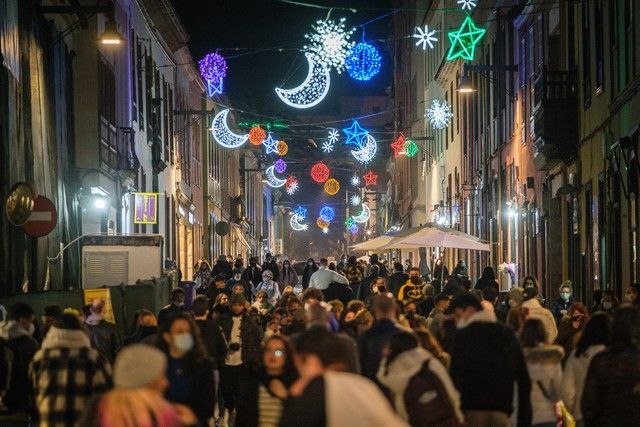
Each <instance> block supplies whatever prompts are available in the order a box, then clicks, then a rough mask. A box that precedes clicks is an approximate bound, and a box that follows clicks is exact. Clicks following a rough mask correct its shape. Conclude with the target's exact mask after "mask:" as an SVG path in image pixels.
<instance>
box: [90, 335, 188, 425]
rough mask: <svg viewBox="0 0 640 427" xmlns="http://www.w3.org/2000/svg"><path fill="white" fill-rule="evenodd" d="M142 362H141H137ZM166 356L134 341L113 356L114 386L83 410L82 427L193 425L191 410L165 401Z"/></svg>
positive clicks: (153, 348) (167, 383)
mask: <svg viewBox="0 0 640 427" xmlns="http://www.w3.org/2000/svg"><path fill="white" fill-rule="evenodd" d="M140 361H144V363H140ZM166 369H167V358H166V356H165V355H164V353H162V351H160V350H158V349H157V348H155V347H151V346H148V345H145V344H133V345H130V346H128V347H126V348H125V349H124V350H122V351H121V352H120V353H118V356H117V357H116V360H115V363H114V367H113V383H114V389H113V390H111V391H109V392H108V393H105V394H104V395H103V396H102V397H100V398H99V399H98V400H96V401H95V402H94V404H93V405H90V406H89V407H88V408H87V410H86V411H85V414H84V417H83V422H81V425H84V426H124V425H129V426H140V427H142V426H150V425H154V426H158V427H177V426H195V425H197V424H198V420H197V418H196V416H195V415H194V413H193V411H192V410H191V409H190V408H189V407H187V406H185V405H181V404H172V403H170V402H168V401H167V400H166V399H165V398H164V397H163V393H164V391H165V390H166V389H167V386H168V385H169V381H168V380H167V377H166V375H165V372H166Z"/></svg>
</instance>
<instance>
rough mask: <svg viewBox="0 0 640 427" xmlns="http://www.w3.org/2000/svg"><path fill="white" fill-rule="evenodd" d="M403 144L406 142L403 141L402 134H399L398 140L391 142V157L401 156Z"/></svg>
mask: <svg viewBox="0 0 640 427" xmlns="http://www.w3.org/2000/svg"><path fill="white" fill-rule="evenodd" d="M405 143H406V140H405V139H404V135H403V134H400V136H399V137H398V139H396V140H395V141H393V144H391V148H392V149H393V157H398V156H399V155H400V154H402V152H403V151H404V144H405Z"/></svg>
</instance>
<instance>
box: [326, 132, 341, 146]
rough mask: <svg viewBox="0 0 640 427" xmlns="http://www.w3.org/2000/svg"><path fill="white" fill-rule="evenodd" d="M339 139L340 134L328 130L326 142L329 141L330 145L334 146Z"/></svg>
mask: <svg viewBox="0 0 640 427" xmlns="http://www.w3.org/2000/svg"><path fill="white" fill-rule="evenodd" d="M339 137H340V134H339V133H338V129H334V128H329V136H327V141H329V142H330V143H332V144H335V143H336V142H338V138H339Z"/></svg>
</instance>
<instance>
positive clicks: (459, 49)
mask: <svg viewBox="0 0 640 427" xmlns="http://www.w3.org/2000/svg"><path fill="white" fill-rule="evenodd" d="M486 32H487V30H486V29H484V28H480V27H476V24H475V22H473V19H471V17H470V16H468V15H467V17H466V18H465V19H464V22H463V23H462V25H461V26H460V28H458V29H457V30H456V31H449V33H448V35H449V41H451V47H450V48H449V52H447V61H453V60H454V59H457V58H462V59H466V60H467V61H472V60H473V57H474V56H475V53H476V46H477V44H478V43H479V42H480V40H482V37H484V35H485V33H486Z"/></svg>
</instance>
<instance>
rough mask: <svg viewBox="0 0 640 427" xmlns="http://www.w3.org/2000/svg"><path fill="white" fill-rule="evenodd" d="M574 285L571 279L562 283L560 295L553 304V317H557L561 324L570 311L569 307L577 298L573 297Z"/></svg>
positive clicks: (558, 322) (557, 321)
mask: <svg viewBox="0 0 640 427" xmlns="http://www.w3.org/2000/svg"><path fill="white" fill-rule="evenodd" d="M572 290H573V287H572V285H571V281H569V280H565V281H564V282H562V285H560V288H559V291H560V296H559V297H558V299H557V300H556V301H555V302H554V303H553V305H552V306H551V312H552V313H553V317H554V318H555V319H556V323H557V324H558V325H559V324H560V322H561V321H562V317H563V316H565V315H566V314H567V313H568V312H569V308H570V307H571V306H572V305H573V304H575V302H576V301H575V300H574V299H573V292H572Z"/></svg>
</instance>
